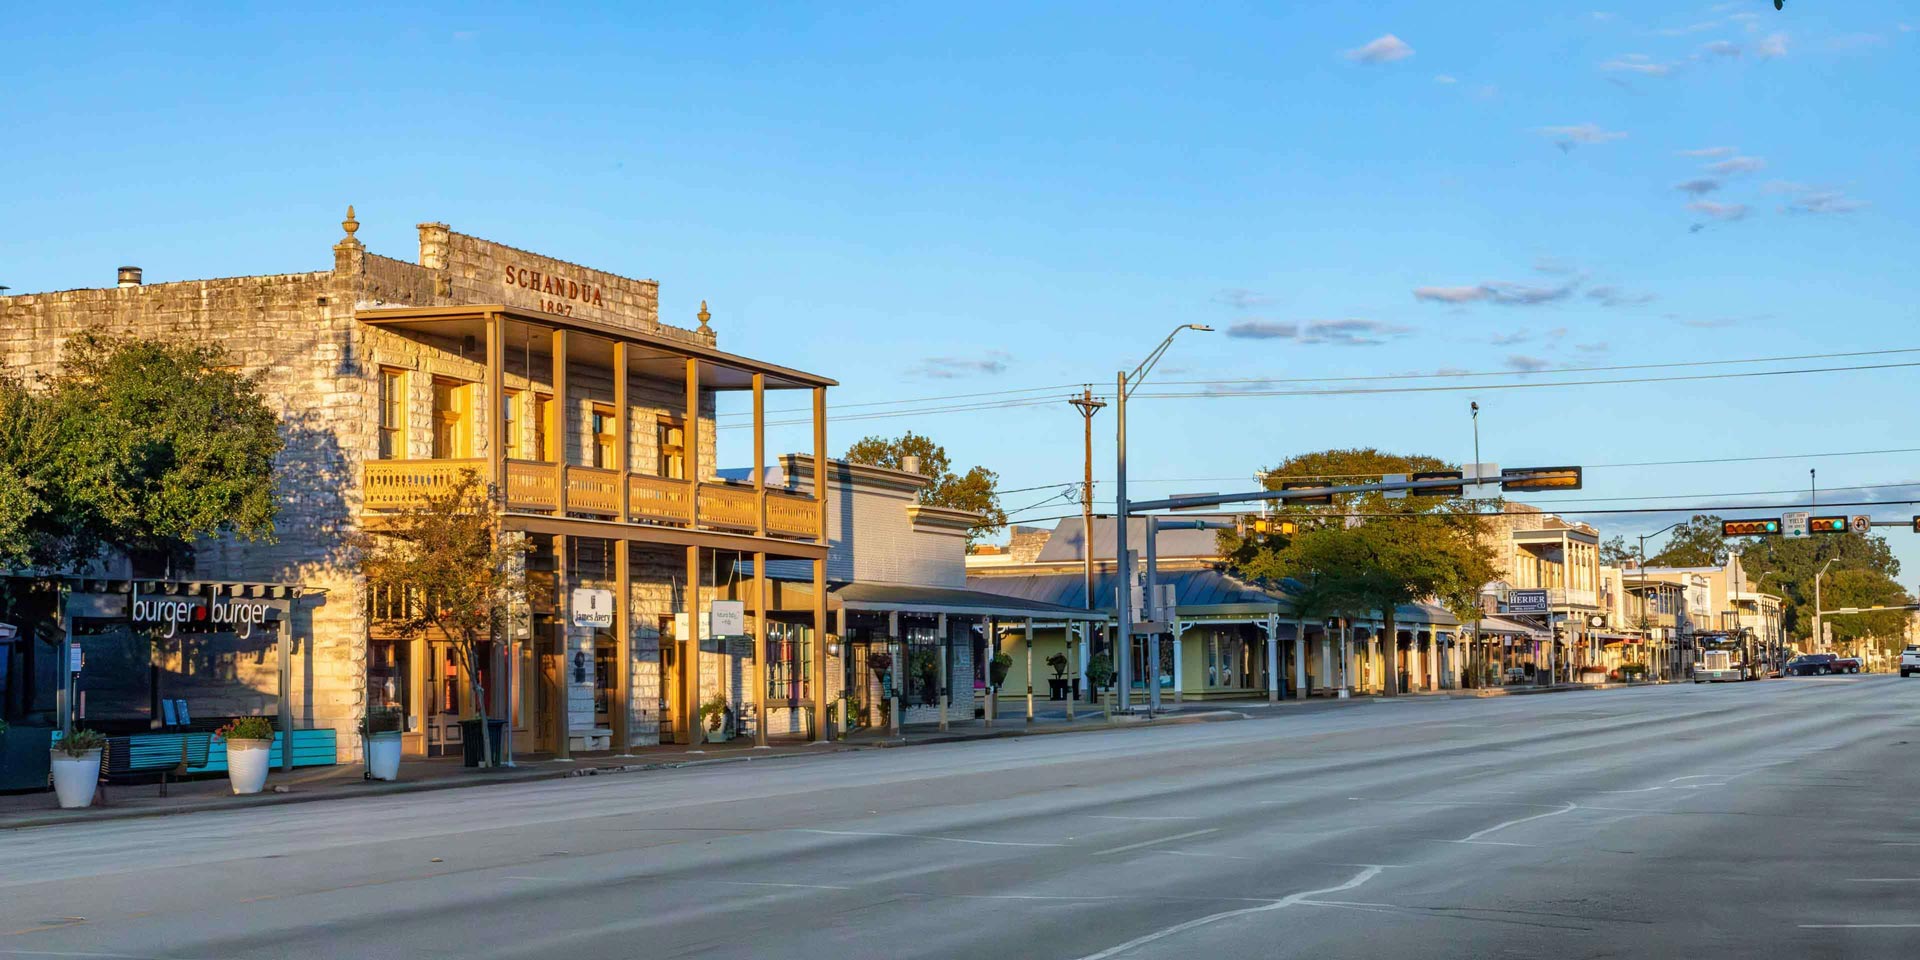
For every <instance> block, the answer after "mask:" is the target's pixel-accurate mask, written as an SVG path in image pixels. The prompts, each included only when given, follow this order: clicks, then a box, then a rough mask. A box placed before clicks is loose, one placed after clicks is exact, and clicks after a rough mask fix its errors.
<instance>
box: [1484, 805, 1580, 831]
mask: <svg viewBox="0 0 1920 960" xmlns="http://www.w3.org/2000/svg"><path fill="white" fill-rule="evenodd" d="M1579 808H1580V806H1579V804H1576V803H1572V802H1569V803H1568V804H1567V805H1566V806H1564V807H1561V808H1560V809H1558V810H1549V811H1547V812H1546V813H1536V814H1534V815H1533V816H1531V817H1521V818H1519V819H1518V820H1508V821H1507V822H1506V823H1497V824H1494V825H1493V826H1491V827H1488V828H1486V829H1485V830H1476V831H1474V832H1472V833H1469V834H1467V835H1466V836H1464V837H1461V838H1460V839H1462V840H1478V839H1480V838H1481V837H1484V836H1486V835H1488V834H1490V833H1499V832H1500V831H1502V830H1505V829H1506V828H1508V827H1514V826H1519V825H1520V824H1523V823H1527V822H1529V821H1533V820H1542V819H1545V818H1547V817H1557V816H1559V815H1561V814H1563V813H1572V812H1573V811H1575V810H1578V809H1579Z"/></svg>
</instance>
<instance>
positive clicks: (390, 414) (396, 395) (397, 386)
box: [380, 367, 407, 460]
mask: <svg viewBox="0 0 1920 960" xmlns="http://www.w3.org/2000/svg"><path fill="white" fill-rule="evenodd" d="M405 378H406V374H404V373H402V372H400V371H399V370H392V369H387V368H385V367H383V368H381V370H380V459H382V460H392V459H394V458H396V457H403V456H405V455H406V452H407V382H406V379H405Z"/></svg>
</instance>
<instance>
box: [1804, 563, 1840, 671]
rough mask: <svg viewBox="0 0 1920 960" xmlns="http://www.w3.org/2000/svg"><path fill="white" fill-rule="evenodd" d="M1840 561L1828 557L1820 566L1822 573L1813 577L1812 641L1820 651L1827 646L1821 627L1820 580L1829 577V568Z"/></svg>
mask: <svg viewBox="0 0 1920 960" xmlns="http://www.w3.org/2000/svg"><path fill="white" fill-rule="evenodd" d="M1838 559H1840V558H1839V557H1828V558H1827V562H1826V563H1823V564H1821V565H1820V572H1819V573H1816V574H1814V575H1813V637H1812V639H1811V645H1812V646H1813V647H1814V648H1815V649H1819V650H1824V649H1826V646H1827V644H1826V639H1827V638H1826V634H1824V633H1822V632H1821V627H1820V579H1821V578H1822V577H1825V576H1826V575H1827V568H1828V567H1831V566H1833V562H1834V561H1835V560H1838Z"/></svg>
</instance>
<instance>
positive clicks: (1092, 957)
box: [1080, 867, 1381, 960]
mask: <svg viewBox="0 0 1920 960" xmlns="http://www.w3.org/2000/svg"><path fill="white" fill-rule="evenodd" d="M1380 870H1381V868H1380V867H1368V868H1366V869H1365V870H1362V871H1360V872H1359V873H1358V874H1355V875H1354V877H1353V879H1351V880H1348V881H1347V882H1346V883H1343V884H1340V885H1339V886H1337V887H1327V888H1326V889H1324V890H1302V891H1300V892H1299V893H1294V894H1289V895H1287V896H1286V897H1284V898H1282V899H1279V900H1275V901H1272V902H1271V903H1263V904H1261V905H1260V906H1257V907H1242V908H1240V909H1238V910H1228V911H1225V912H1223V913H1215V914H1209V915H1208V916H1204V917H1199V918H1197V919H1193V920H1188V921H1186V922H1185V923H1176V924H1174V925H1173V926H1171V927H1167V928H1166V929H1164V930H1156V931H1154V932H1153V933H1149V934H1146V935H1145V936H1139V937H1135V938H1133V939H1132V940H1128V941H1127V942H1126V943H1123V944H1120V945H1118V946H1113V947H1108V948H1107V949H1105V950H1102V951H1100V952H1099V953H1090V954H1088V955H1086V956H1084V957H1081V958H1080V960H1107V958H1108V957H1117V956H1119V955H1120V954H1123V953H1126V952H1128V951H1130V950H1132V949H1134V948H1135V947H1144V946H1146V945H1147V944H1149V943H1153V942H1155V941H1158V940H1165V939H1166V938H1168V937H1171V936H1174V935H1175V934H1180V933H1185V932H1187V931H1188V930H1192V929H1195V928H1197V927H1204V926H1206V925H1207V924H1210V923H1214V922H1216V921H1220V920H1229V919H1232V918H1234V917H1243V916H1247V915H1249V914H1255V913H1265V912H1267V911H1269V910H1285V909H1286V908H1288V907H1291V906H1294V905H1295V904H1298V903H1303V902H1305V901H1308V900H1310V899H1312V898H1313V897H1315V896H1318V895H1319V894H1323V893H1339V892H1340V891H1342V890H1352V889H1353V888H1354V887H1357V886H1359V885H1361V884H1363V883H1366V882H1367V881H1368V880H1372V879H1373V878H1374V877H1377V876H1379V875H1380Z"/></svg>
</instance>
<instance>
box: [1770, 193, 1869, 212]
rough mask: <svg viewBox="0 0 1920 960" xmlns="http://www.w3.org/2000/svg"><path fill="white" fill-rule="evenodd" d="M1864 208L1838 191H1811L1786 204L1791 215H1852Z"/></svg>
mask: <svg viewBox="0 0 1920 960" xmlns="http://www.w3.org/2000/svg"><path fill="white" fill-rule="evenodd" d="M1864 206H1866V204H1865V203H1862V202H1860V201H1858V200H1854V199H1852V198H1850V197H1848V196H1847V195H1846V194H1844V193H1841V192H1840V191H1838V190H1811V191H1807V192H1805V193H1802V194H1801V195H1800V196H1798V197H1795V198H1794V199H1793V201H1792V202H1791V203H1788V204H1787V210H1788V211H1789V212H1792V213H1852V212H1854V211H1855V210H1858V209H1860V208H1861V207H1864Z"/></svg>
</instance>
